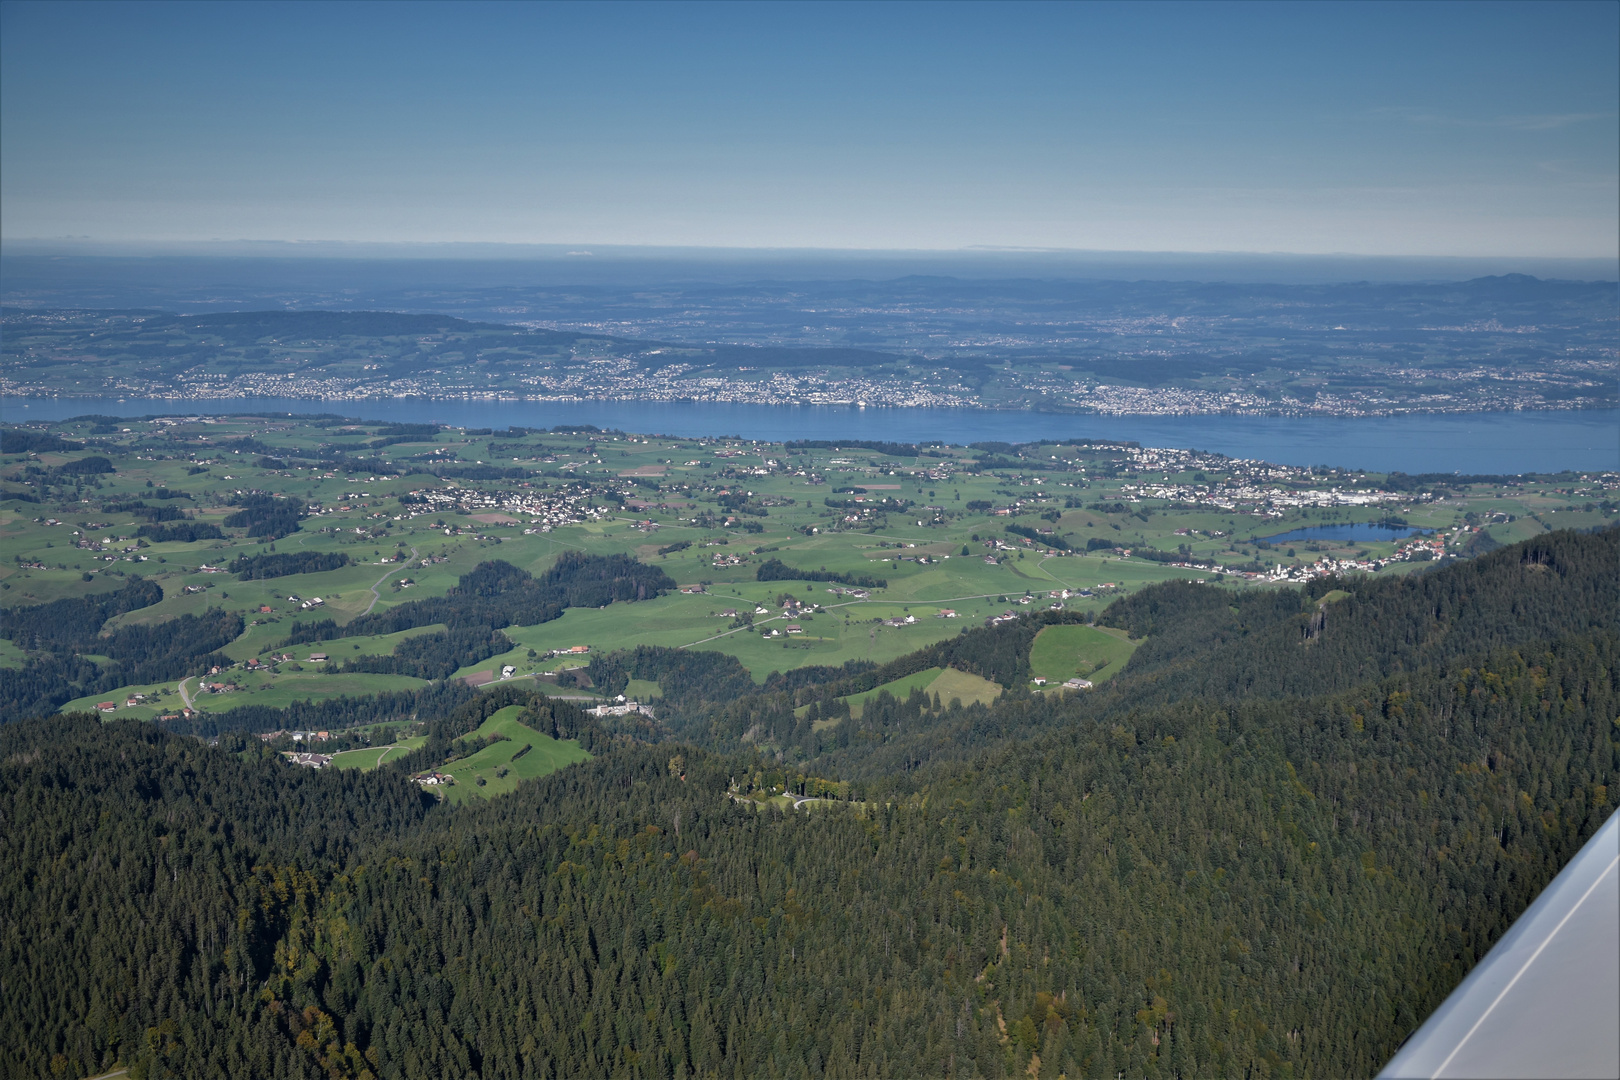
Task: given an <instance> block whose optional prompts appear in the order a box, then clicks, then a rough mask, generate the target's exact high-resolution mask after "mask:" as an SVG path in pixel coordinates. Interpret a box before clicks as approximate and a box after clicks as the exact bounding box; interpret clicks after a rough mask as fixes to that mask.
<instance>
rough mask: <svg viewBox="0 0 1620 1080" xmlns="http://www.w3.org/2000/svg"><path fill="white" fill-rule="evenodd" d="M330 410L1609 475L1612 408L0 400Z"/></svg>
mask: <svg viewBox="0 0 1620 1080" xmlns="http://www.w3.org/2000/svg"><path fill="white" fill-rule="evenodd" d="M229 412H298V413H317V412H335V413H341V414H344V415H348V416H355V417H363V418H367V419H377V420H390V421H403V422H416V423H425V422H435V423H440V424H450V425H455V426H461V427H493V428H504V427H509V426H511V425H513V424H516V425H518V426H520V427H536V428H539V427H555V426H556V425H558V424H595V425H596V426H598V427H604V428H609V427H611V428H619V429H621V430H623V431H634V432H642V433H647V434H660V435H681V436H688V437H691V436H698V435H739V436H742V437H744V438H750V439H771V440H782V439H888V440H894V441H899V442H926V441H929V440H935V439H937V440H940V441H942V442H948V443H953V444H957V445H963V444H966V443H972V442H990V441H999V442H1028V441H1030V440H1032V439H1076V438H1080V439H1117V440H1122V441H1135V442H1139V443H1142V444H1143V445H1144V446H1167V447H1182V448H1190V449H1197V450H1209V451H1215V452H1217V453H1221V454H1227V455H1229V456H1231V457H1240V458H1257V459H1260V460H1262V461H1273V462H1277V463H1279V464H1284V465H1338V466H1344V467H1347V468H1360V469H1370V470H1373V471H1377V472H1387V471H1390V470H1396V469H1398V470H1400V471H1402V472H1408V473H1420V472H1462V473H1519V472H1559V471H1562V470H1564V469H1573V470H1576V471H1597V470H1608V469H1620V409H1591V410H1582V411H1574V410H1566V411H1556V412H1490V413H1414V414H1406V415H1402V416H1355V417H1295V416H1086V415H1071V414H1060V413H1032V412H1010V411H1000V410H995V409H915V408H894V409H886V408H866V409H861V408H855V407H849V406H842V407H840V406H811V405H804V406H799V405H733V404H724V403H716V402H691V401H686V402H648V401H582V402H568V403H543V402H528V401H465V400H423V399H420V398H398V399H393V398H390V399H374V400H367V401H319V400H316V401H311V400H303V399H290V398H220V399H214V400H210V401H207V402H201V401H168V400H148V399H143V398H17V397H4V398H0V419H4V420H6V421H8V422H12V423H22V422H26V421H29V420H62V419H66V418H67V417H70V416H78V415H82V414H85V413H104V414H107V415H111V416H141V415H144V414H147V413H177V414H181V415H189V414H196V413H211V414H219V413H229Z"/></svg>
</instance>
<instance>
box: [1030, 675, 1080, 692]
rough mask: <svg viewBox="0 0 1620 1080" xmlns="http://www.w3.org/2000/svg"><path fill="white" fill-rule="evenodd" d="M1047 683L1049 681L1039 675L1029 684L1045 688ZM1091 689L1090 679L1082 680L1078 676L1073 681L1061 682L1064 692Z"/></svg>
mask: <svg viewBox="0 0 1620 1080" xmlns="http://www.w3.org/2000/svg"><path fill="white" fill-rule="evenodd" d="M1048 681H1049V680H1047V679H1046V678H1045V677H1044V676H1041V675H1037V676H1035V678H1034V679H1032V680H1031V682H1033V683H1034V684H1035V685H1036V686H1045V685H1046V684H1047V682H1048ZM1091 687H1092V682H1091V680H1090V679H1082V678H1080V677H1078V676H1076V677H1075V678H1073V679H1066V680H1064V682H1063V689H1065V690H1090V689H1091Z"/></svg>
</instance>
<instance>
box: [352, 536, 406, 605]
mask: <svg viewBox="0 0 1620 1080" xmlns="http://www.w3.org/2000/svg"><path fill="white" fill-rule="evenodd" d="M418 557H419V556H418V555H417V553H416V549H415V548H411V558H412V559H416V558H418ZM410 565H411V564H410V563H406V564H405V566H404V567H403V569H407V570H408V569H410ZM400 569H401V568H398V567H396V568H395V569H392V570H390V571H388V573H386V574H384V575H383V576H382V577H380V578H378V579H377V584H376V585H373V586H372V587H371V603H369V604H367V605H366V610H364V611H362V612H361V613H360V614H362V615H370V614H371V609H372V608H374V607H376V606H377V601H379V600H381V599H382V597H381V596H380V595H378V593H377V587H378V586H380V585H381V584H382V583H383V582H385V581H387V580H388V579H389V578H391V577H393V576H394V575H395V574H397V573H399V570H400Z"/></svg>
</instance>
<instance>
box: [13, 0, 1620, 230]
mask: <svg viewBox="0 0 1620 1080" xmlns="http://www.w3.org/2000/svg"><path fill="white" fill-rule="evenodd" d="M1617 16H1620V7H1617V6H1616V5H1613V4H1579V3H1576V4H1561V3H1545V4H1458V5H1395V4H1333V3H1323V4H1295V5H1270V4H1264V5H1256V4H1243V3H1237V4H1221V5H1204V4H1156V5H1129V4H1085V5H1024V4H998V5H978V4H952V5H918V4H886V5H816V4H768V5H713V4H687V5H653V4H621V5H575V4H533V5H500V4H456V5H442V4H428V3H423V4H410V5H392V6H387V5H366V4H322V5H277V4H255V3H242V4H212V5H209V4H168V3H148V4H96V3H87V4H73V5H58V4H39V3H29V2H17V0H11V2H8V3H5V4H3V5H0V23H3V30H4V33H3V35H0V55H3V61H4V62H3V64H0V84H3V86H0V89H3V94H0V121H3V124H4V129H5V132H6V137H5V141H4V144H3V147H0V169H3V173H4V181H5V188H6V198H5V200H4V204H3V206H0V237H3V238H4V242H5V244H6V245H7V246H8V247H11V246H14V245H18V244H22V245H24V246H26V245H27V244H29V243H36V244H37V243H40V242H42V240H43V241H44V242H51V243H64V242H67V241H65V240H64V239H63V238H87V239H89V240H90V241H91V242H92V243H99V244H115V243H130V242H134V243H138V244H145V245H149V246H157V247H161V246H165V245H175V244H187V243H195V242H205V243H206V242H212V241H214V240H216V239H217V238H230V237H247V238H256V239H255V240H254V241H253V242H255V243H266V242H272V243H296V242H298V241H299V240H300V238H306V239H314V240H315V241H317V242H318V243H320V244H377V243H381V244H396V245H397V244H437V243H446V242H449V243H460V244H508V243H516V244H558V245H564V246H586V247H590V246H595V247H604V246H617V247H625V246H629V247H653V248H671V247H673V248H693V247H699V248H717V249H724V250H737V249H759V250H766V251H779V250H807V249H808V250H818V251H827V250H831V251H839V252H848V251H853V250H870V251H888V252H894V251H904V252H911V253H918V252H925V251H934V252H939V251H943V252H963V251H970V250H985V249H998V250H1009V251H1024V252H1028V251H1042V250H1060V251H1082V252H1107V253H1118V252H1138V253H1160V254H1162V253H1166V252H1206V253H1215V252H1219V253H1223V254H1225V255H1240V254H1253V253H1267V252H1292V253H1299V254H1300V255H1302V256H1316V255H1322V254H1325V253H1335V252H1337V253H1344V254H1345V255H1347V256H1363V257H1365V256H1376V257H1403V256H1415V257H1446V256H1451V257H1485V258H1493V259H1496V258H1501V259H1506V258H1593V259H1614V258H1616V255H1617V252H1620V210H1617V206H1620V168H1617V158H1620V132H1617V129H1620V124H1617V120H1620V60H1617V54H1620V50H1617V48H1616V44H1617V41H1620V18H1617ZM53 237H54V238H58V239H56V240H55V241H50V240H49V239H48V238H53ZM75 242H76V243H82V242H83V239H81V240H79V241H75ZM233 242H234V241H233Z"/></svg>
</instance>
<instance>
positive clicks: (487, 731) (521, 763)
mask: <svg viewBox="0 0 1620 1080" xmlns="http://www.w3.org/2000/svg"><path fill="white" fill-rule="evenodd" d="M522 713H523V707H522V706H520V705H508V706H507V707H506V708H504V709H502V710H501V711H499V712H497V713H495V714H494V715H493V716H491V717H490V718H489V719H488V720H485V721H484V722H483V723H482V724H480V725H479V726H478V730H477V731H474V732H472V733H471V734H470V735H467V736H465V737H464V738H463V739H462V742H463V743H466V744H469V745H477V744H478V743H480V742H483V741H484V740H486V739H488V738H489V737H490V736H491V735H492V734H496V733H499V734H501V735H505V736H506V739H504V740H500V741H497V742H492V743H488V744H487V745H485V746H484V747H483V749H481V750H478V751H477V752H476V753H473V754H471V755H469V756H467V757H464V758H462V759H460V760H459V761H453V762H451V763H450V764H449V765H446V766H444V767H443V768H442V769H441V770H440V771H441V772H444V773H448V774H449V775H450V776H452V777H454V778H455V781H456V782H455V784H453V785H452V786H450V787H448V788H445V789H443V790H444V794H445V798H446V799H448V800H449V801H450V802H466V801H467V800H469V799H488V798H491V797H493V796H495V795H504V794H506V793H507V792H509V791H512V790H514V789H515V788H516V787H517V785H518V781H519V780H528V779H530V778H531V777H535V776H544V775H546V774H547V773H553V772H556V771H557V770H558V769H561V768H563V767H564V766H566V765H572V764H574V763H575V762H576V761H588V760H590V757H591V755H590V754H588V753H586V752H585V751H584V750H583V749H581V748H580V745H579V743H578V741H577V740H574V739H568V740H565V741H559V740H557V739H553V738H552V737H551V736H550V735H542V734H541V733H540V732H538V731H535V730H534V729H533V728H529V727H524V726H523V725H522V724H520V723H518V719H517V718H518V717H519V716H521V715H522ZM526 746H527V747H532V748H533V749H531V750H529V751H528V752H527V753H525V754H524V755H523V756H522V757H518V756H517V754H518V752H519V751H520V750H522V749H523V748H524V747H526ZM514 759H515V760H514ZM503 772H504V775H502V774H503ZM480 779H482V780H483V781H484V782H483V783H482V784H479V783H478V781H479V780H480Z"/></svg>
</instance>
